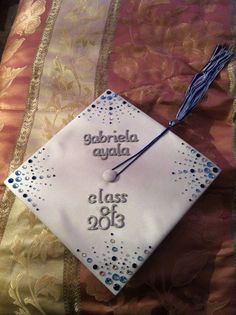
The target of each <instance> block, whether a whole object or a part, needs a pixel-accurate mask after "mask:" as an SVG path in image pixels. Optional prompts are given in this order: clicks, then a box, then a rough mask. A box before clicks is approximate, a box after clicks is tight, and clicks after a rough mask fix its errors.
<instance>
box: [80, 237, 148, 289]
mask: <svg viewBox="0 0 236 315" xmlns="http://www.w3.org/2000/svg"><path fill="white" fill-rule="evenodd" d="M76 251H77V253H78V254H79V255H80V257H81V260H82V261H84V263H85V264H86V265H90V266H91V268H92V269H93V270H94V272H95V273H97V275H98V276H99V278H100V279H101V281H102V282H103V283H104V284H105V285H108V286H111V287H112V288H113V290H115V291H117V292H118V291H120V290H121V289H122V287H123V286H124V285H125V284H126V283H127V281H128V279H129V278H130V277H131V276H132V275H133V274H134V273H135V272H136V270H137V269H138V268H139V267H140V266H141V265H142V264H143V262H144V261H145V260H146V259H147V257H148V256H149V255H150V254H151V251H152V246H151V245H150V246H148V248H146V249H142V248H141V247H140V246H136V248H135V249H134V250H133V251H132V252H130V251H129V252H127V250H126V245H125V242H124V241H119V240H116V237H115V235H114V233H110V239H108V240H104V251H103V252H102V253H98V252H97V250H96V247H95V246H92V247H91V249H90V253H87V252H85V251H81V250H80V249H79V248H77V249H76Z"/></svg>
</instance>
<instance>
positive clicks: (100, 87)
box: [94, 0, 120, 98]
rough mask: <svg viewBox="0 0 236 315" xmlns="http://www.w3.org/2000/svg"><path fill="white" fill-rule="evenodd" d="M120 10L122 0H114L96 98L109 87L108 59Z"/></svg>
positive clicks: (104, 39) (97, 78)
mask: <svg viewBox="0 0 236 315" xmlns="http://www.w3.org/2000/svg"><path fill="white" fill-rule="evenodd" d="M119 10H120V0H112V1H111V4H110V7H109V10H108V14H107V16H108V18H107V21H106V25H105V29H104V33H103V37H102V42H101V46H100V51H99V58H98V63H97V69H96V74H95V87H94V98H97V97H98V96H99V95H100V94H101V93H102V92H104V90H105V89H106V88H107V79H108V78H107V74H108V61H109V55H110V53H111V48H112V40H113V37H114V33H115V29H116V24H117V19H118V12H119Z"/></svg>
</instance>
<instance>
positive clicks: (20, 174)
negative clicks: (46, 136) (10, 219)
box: [7, 148, 56, 211]
mask: <svg viewBox="0 0 236 315" xmlns="http://www.w3.org/2000/svg"><path fill="white" fill-rule="evenodd" d="M39 157H40V159H38V158H39ZM49 158H50V155H49V154H48V153H47V152H46V149H45V148H42V149H40V150H39V151H37V152H36V153H35V154H34V155H33V156H32V157H30V158H29V159H28V160H27V161H26V162H25V163H24V164H22V165H21V167H20V168H18V169H17V170H16V171H15V172H14V173H13V174H12V175H11V177H9V178H8V179H7V181H8V184H10V185H11V187H12V189H13V191H17V192H18V193H19V194H20V195H21V196H22V197H23V199H24V201H25V202H26V203H28V204H29V205H32V207H33V208H34V209H35V210H36V211H39V210H40V208H39V203H41V202H43V201H45V200H44V198H43V197H42V196H41V195H40V191H41V190H42V188H43V187H44V186H49V187H51V186H52V185H53V179H54V178H55V177H56V174H54V168H53V167H51V168H45V164H44V161H46V160H47V159H49Z"/></svg>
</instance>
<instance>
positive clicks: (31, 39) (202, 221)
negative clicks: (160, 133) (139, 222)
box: [0, 0, 236, 315]
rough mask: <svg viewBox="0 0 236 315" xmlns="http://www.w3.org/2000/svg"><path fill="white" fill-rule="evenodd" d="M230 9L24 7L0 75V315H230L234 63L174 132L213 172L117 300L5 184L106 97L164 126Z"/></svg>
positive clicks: (214, 4) (228, 38) (229, 33)
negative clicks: (112, 95) (216, 170)
mask: <svg viewBox="0 0 236 315" xmlns="http://www.w3.org/2000/svg"><path fill="white" fill-rule="evenodd" d="M234 13H235V7H234V4H232V3H231V2H230V1H228V0H226V1H220V0H215V1H210V0H201V1H194V0H192V1H185V0H155V1H152V0H151V1H150V0H129V1H122V2H120V1H118V0H112V1H108V0H89V1H84V0H78V1H75V0H74V1H72V0H70V1H59V0H54V1H53V0H52V1H45V0H34V1H33V0H22V1H21V2H20V6H19V10H18V14H17V17H16V21H15V23H14V25H13V28H12V32H11V34H10V36H9V39H8V43H7V46H6V49H5V52H4V55H3V59H2V62H1V67H0V77H1V83H0V113H1V115H0V152H1V155H0V165H1V168H0V176H1V177H0V179H1V194H2V196H3V197H2V203H1V208H0V213H1V221H0V222H1V223H0V237H1V238H0V241H1V243H0V273H1V276H0V287H1V288H2V290H1V291H0V314H13V313H14V312H15V313H16V314H33V315H34V314H96V315H98V314H102V315H103V314H104V315H105V314H114V315H127V314H130V315H133V314H137V315H141V314H155V315H156V314H157V315H159V314H160V315H163V314H170V313H171V314H181V315H182V314H183V315H184V314H186V315H187V314H190V313H191V314H194V315H195V314H196V315H197V314H209V315H218V314H221V315H231V314H234V313H235V309H236V305H235V298H234V288H235V281H236V280H235V274H234V271H235V269H234V268H235V266H234V248H233V232H232V230H233V219H232V200H233V191H234V188H233V187H234V173H235V172H234V170H235V162H234V158H233V145H232V142H233V115H234V100H233V97H232V95H233V92H234V91H235V76H234V73H235V62H232V63H231V64H230V65H229V66H228V68H227V69H225V70H223V71H222V72H221V74H220V75H219V76H218V77H217V79H216V81H215V82H214V83H213V84H212V86H211V88H210V90H209V92H208V93H207V96H206V97H205V98H204V100H203V101H202V103H201V105H200V106H199V108H198V109H196V110H194V112H193V113H192V114H191V115H189V117H187V119H186V121H185V123H184V124H182V125H180V126H178V127H177V128H176V130H175V132H176V134H178V135H179V136H180V137H182V138H183V139H184V140H186V141H187V142H189V143H190V144H191V145H193V146H194V147H196V148H197V149H198V150H199V151H200V152H202V153H203V154H205V155H206V156H208V157H209V158H210V159H211V160H213V161H214V162H215V163H216V164H218V165H219V166H220V167H221V168H222V173H221V175H220V176H219V178H218V179H217V180H216V181H215V182H214V184H213V185H212V186H211V187H210V188H209V189H208V191H207V192H206V193H205V194H204V195H203V196H202V197H201V198H200V200H198V202H197V203H196V204H195V205H194V206H193V208H192V209H190V211H189V212H188V213H187V215H185V216H184V218H183V219H182V220H181V221H180V223H179V224H178V225H177V226H176V227H175V228H174V230H173V231H172V232H171V233H170V234H169V235H168V237H167V238H166V239H165V240H164V242H163V243H162V244H161V246H160V247H159V248H158V249H157V250H156V252H155V253H154V254H153V255H152V256H151V257H150V258H149V259H148V261H147V262H146V263H145V265H144V266H143V267H142V268H141V270H140V271H139V272H138V273H137V274H136V275H135V277H134V278H133V279H132V280H131V281H130V282H129V283H128V284H127V286H126V287H125V288H124V289H123V290H122V291H121V293H120V294H119V295H118V296H117V297H114V296H113V295H112V294H111V293H109V292H108V290H107V289H106V288H105V287H104V286H103V285H102V284H101V283H100V282H99V281H98V280H97V279H95V277H94V276H93V275H92V274H91V273H90V272H89V271H88V270H87V269H86V268H85V267H84V266H83V265H81V264H80V263H79V262H78V260H76V259H75V258H74V257H73V256H72V255H71V254H70V253H69V252H68V250H66V249H65V248H64V247H63V245H62V244H61V243H60V242H59V241H58V240H57V239H56V237H55V236H54V235H53V234H51V233H50V231H48V229H47V228H46V227H45V226H44V225H43V224H42V223H41V222H39V220H37V219H36V218H35V217H34V215H33V214H31V212H29V210H28V209H26V208H25V206H24V205H23V204H22V203H21V202H20V201H19V200H17V199H14V197H13V195H12V194H11V193H10V192H9V191H7V190H6V191H5V192H4V189H5V188H4V186H3V184H2V182H3V179H4V178H5V177H6V176H7V173H8V172H10V171H13V170H14V169H15V168H16V167H17V166H18V165H20V163H21V162H22V161H23V160H24V159H26V158H27V156H29V155H30V154H32V153H33V152H34V151H35V150H36V149H37V148H39V147H40V146H41V145H43V144H44V143H45V142H47V141H48V140H49V139H50V138H51V137H52V136H53V135H54V134H55V133H56V132H57V131H58V130H60V129H61V128H62V127H63V126H64V125H65V124H67V123H68V122H69V121H70V120H71V119H72V118H73V117H74V116H75V115H77V113H78V112H80V111H82V109H84V108H85V107H86V106H87V105H88V104H89V103H90V102H91V101H92V100H93V98H95V97H96V96H98V95H99V94H100V93H102V92H103V91H104V90H105V89H106V88H107V87H109V88H111V89H113V90H114V91H116V92H118V93H120V94H122V96H124V97H125V98H128V99H129V100H130V101H131V102H132V103H134V104H136V106H137V107H139V108H140V109H142V110H143V111H144V112H146V113H147V114H148V115H150V116H151V117H153V118H154V119H156V120H157V121H159V122H160V123H162V124H164V125H165V124H166V123H167V121H168V120H170V119H173V117H174V116H175V114H176V112H177V110H178V107H179V105H180V103H181V101H182V99H183V94H184V92H185V89H186V88H187V86H188V83H189V82H190V80H191V78H192V76H193V75H194V74H195V73H196V72H197V71H199V70H200V69H201V67H202V66H203V65H204V64H205V63H206V62H207V60H208V58H209V56H210V55H211V53H212V51H213V49H214V47H215V46H216V45H217V44H218V43H230V42H232V41H233V40H234V33H233V30H234V27H235V25H234V19H233V18H231V16H233V15H234Z"/></svg>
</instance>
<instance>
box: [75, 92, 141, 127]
mask: <svg viewBox="0 0 236 315" xmlns="http://www.w3.org/2000/svg"><path fill="white" fill-rule="evenodd" d="M139 113H140V111H139V110H138V109H137V108H136V107H134V106H133V105H132V104H130V103H129V102H128V101H127V100H125V99H124V98H122V97H121V96H120V95H118V94H116V93H114V92H112V91H110V90H107V91H105V93H103V94H102V95H101V96H100V97H99V98H98V99H96V100H95V101H94V102H93V104H92V105H90V106H88V108H87V109H86V110H85V111H83V112H82V113H81V114H80V115H79V116H78V118H81V117H82V116H85V117H86V118H87V119H88V121H91V120H96V121H97V119H98V118H99V119H100V120H101V122H102V124H109V125H112V124H113V123H114V122H116V123H120V120H121V116H125V115H126V116H130V117H131V118H135V117H136V115H137V114H139Z"/></svg>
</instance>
